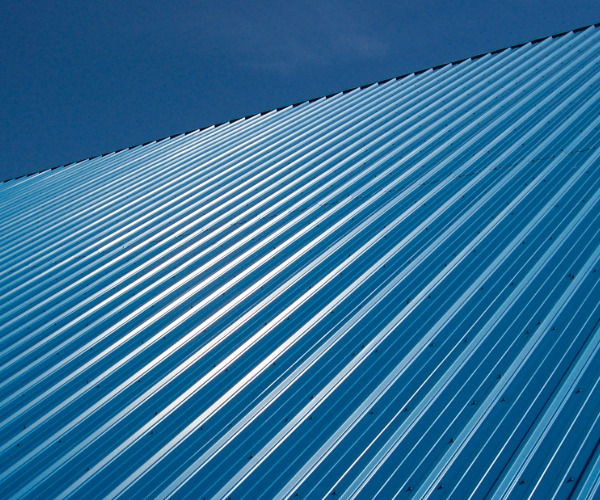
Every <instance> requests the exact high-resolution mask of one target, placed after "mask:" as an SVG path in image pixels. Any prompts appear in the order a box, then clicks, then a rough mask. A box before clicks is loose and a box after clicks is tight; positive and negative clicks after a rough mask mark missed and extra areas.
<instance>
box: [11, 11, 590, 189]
mask: <svg viewBox="0 0 600 500" xmlns="http://www.w3.org/2000/svg"><path fill="white" fill-rule="evenodd" d="M592 26H593V27H595V28H600V22H598V23H592V24H588V25H586V26H581V27H580V28H575V29H572V30H567V31H563V32H560V33H555V34H553V35H548V36H543V37H540V38H536V39H534V40H529V41H527V42H522V43H518V44H515V45H510V46H508V47H503V48H501V49H496V50H493V51H490V52H483V53H481V54H477V55H475V56H471V57H465V58H464V59H458V60H456V61H452V62H448V63H444V64H438V65H437V66H431V67H428V68H425V69H420V70H418V71H411V72H410V73H404V74H403V75H399V76H393V77H391V78H386V79H384V80H379V81H376V82H371V83H368V84H366V85H359V86H357V87H352V88H349V89H346V90H340V91H337V92H334V93H331V94H327V95H324V96H319V97H313V98H311V99H305V100H303V101H298V102H296V103H294V104H287V105H285V106H280V107H278V108H272V109H269V110H267V111H261V112H259V113H253V114H251V115H246V116H240V117H238V118H234V119H232V120H227V121H224V122H220V123H215V124H212V125H207V126H205V127H201V128H196V129H193V130H188V131H187V132H180V133H178V134H173V135H168V136H165V137H162V138H160V139H154V140H152V141H147V142H144V143H141V144H135V145H133V146H129V147H127V148H121V149H116V150H113V151H109V152H107V153H102V154H98V155H94V156H90V157H89V158H82V159H81V160H76V161H71V162H69V163H64V164H62V165H57V166H55V167H51V168H45V169H43V170H38V171H36V172H30V173H28V174H22V175H19V176H17V177H11V178H9V179H4V180H3V181H0V183H6V182H9V181H15V180H17V179H22V178H23V177H30V176H32V175H35V174H41V173H43V172H47V171H49V170H56V169H58V168H64V167H68V166H71V165H76V164H78V163H82V162H84V161H89V160H94V159H96V158H99V157H104V156H108V155H110V154H113V153H115V154H116V153H120V152H121V151H125V150H130V149H134V148H137V147H140V146H141V147H143V146H147V145H148V144H152V143H153V142H156V143H158V142H161V141H164V140H165V139H174V138H175V137H179V136H183V135H188V134H191V133H193V132H200V131H202V130H206V129H209V128H211V127H214V128H217V127H220V126H221V125H225V124H231V123H235V122H238V121H240V120H248V119H250V118H253V117H255V116H262V115H266V114H268V113H272V112H273V111H282V110H284V109H286V108H290V107H292V108H295V107H297V106H300V105H302V104H305V103H312V102H316V101H319V100H321V99H329V98H330V97H333V96H336V95H338V94H347V93H349V92H352V91H353V90H357V89H361V90H363V89H366V88H368V87H371V86H373V85H383V84H384V83H387V82H389V81H392V80H401V79H403V78H406V77H407V76H410V75H415V76H417V75H420V74H422V73H425V72H427V71H429V70H432V71H436V70H438V69H441V68H443V67H445V66H448V65H456V64H460V63H462V62H464V61H466V60H467V59H471V60H473V61H475V60H477V59H480V58H482V57H484V56H486V55H488V54H490V55H495V54H499V53H501V52H504V51H505V50H508V49H518V48H520V47H523V46H525V45H527V44H528V43H531V44H534V43H540V42H543V41H544V40H547V39H548V38H560V37H562V36H565V35H567V34H568V33H579V32H581V31H585V30H586V29H588V28H591V27H592Z"/></svg>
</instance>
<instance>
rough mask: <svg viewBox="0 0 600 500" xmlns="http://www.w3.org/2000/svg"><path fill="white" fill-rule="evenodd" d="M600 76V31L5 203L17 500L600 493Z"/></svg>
mask: <svg viewBox="0 0 600 500" xmlns="http://www.w3.org/2000/svg"><path fill="white" fill-rule="evenodd" d="M599 63H600V29H598V27H595V26H591V27H588V28H585V29H581V30H575V31H572V32H568V33H566V34H561V35H560V36H554V37H549V38H545V39H541V40H536V41H535V42H531V43H527V44H522V45H519V46H516V47H512V48H508V49H505V50H501V51H495V52H493V53H490V54H485V55H482V56H478V57H475V58H470V59H466V60H464V61H460V62H457V63H453V64H448V65H443V66H440V67H437V68H432V69H430V70H427V71H423V72H418V73H416V74H410V75H406V76H404V77H401V78H396V79H392V80H389V81H386V82H380V83H378V84H373V85H370V86H366V87H361V88H357V89H354V90H351V91H346V92H343V93H338V94H333V95H331V96H327V97H326V98H325V97H324V98H321V99H313V100H311V101H308V102H305V103H301V104H299V105H294V106H289V107H285V108H280V109H278V110H273V111H271V112H267V113H263V114H260V115H256V116H252V117H247V118H245V119H240V120H237V121H233V122H227V123H225V124H222V125H221V126H218V127H217V126H213V127H209V128H207V129H204V130H198V131H193V132H191V133H188V134H182V135H179V136H173V137H171V138H166V139H164V140H161V141H155V142H151V143H148V144H146V145H143V146H139V147H134V148H130V149H127V150H123V151H119V152H114V153H110V154H107V155H103V156H101V157H97V158H93V159H89V160H85V161H82V162H78V163H76V164H71V165H70V166H68V167H65V168H62V167H61V168H56V169H52V170H48V171H44V172H41V173H37V174H34V175H30V176H27V177H23V178H20V179H14V180H11V181H8V182H5V183H3V184H0V217H1V220H2V225H1V227H0V272H1V274H0V297H1V300H0V307H1V308H2V310H1V311H0V315H1V316H0V317H1V321H0V495H1V496H2V498H6V499H9V498H11V499H12V498H44V499H46V498H86V499H91V498H148V497H150V498H161V499H164V498H207V499H208V498H231V499H233V500H237V499H258V498H289V497H299V498H325V497H332V496H335V497H336V498H337V497H339V498H344V499H350V498H368V499H371V498H377V499H391V498H394V499H413V498H429V497H431V498H434V499H436V498H456V499H466V498H491V499H500V498H509V497H510V498H525V497H527V498H529V497H532V496H533V497H536V498H565V499H566V498H591V497H594V496H597V495H598V494H599V493H598V488H599V485H600V449H599V446H598V445H599V444H600V411H599V410H600V387H599V382H600V352H599V349H600V328H599V327H598V322H599V321H600V300H599V298H600V281H599V279H598V278H599V276H600V209H599V207H600V172H599V170H598V169H599V167H600V159H599V156H600V147H598V146H600V132H599V130H598V128H599V125H600V65H599ZM597 271H598V272H597Z"/></svg>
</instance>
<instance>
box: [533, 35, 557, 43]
mask: <svg viewBox="0 0 600 500" xmlns="http://www.w3.org/2000/svg"><path fill="white" fill-rule="evenodd" d="M548 38H552V37H551V36H544V37H542V38H536V39H535V40H531V42H529V43H530V44H531V45H533V44H535V43H540V42H543V41H544V40H546V39H548Z"/></svg>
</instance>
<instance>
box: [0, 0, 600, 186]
mask: <svg viewBox="0 0 600 500" xmlns="http://www.w3.org/2000/svg"><path fill="white" fill-rule="evenodd" d="M597 22H600V2H598V1H597V0H595V1H587V0H570V1H553V0H545V1H537V0H536V1H527V0H521V1H512V0H507V1H502V2H501V1H495V2H492V1H487V0H479V1H454V2H452V1H445V2H443V1H434V0H421V1H411V2H408V1H407V2H405V1H395V2H391V1H378V0H370V1H362V0H358V1H357V0H344V1H342V0H319V1H312V0H308V1H288V2H282V1H279V2H277V1H258V0H256V1H229V0H224V1H210V2H209V1H191V0H185V1H178V0H170V1H169V2H166V1H145V2H143V1H129V0H121V1H112V0H104V1H95V0H94V1H92V0H84V1H79V2H75V1H54V2H53V1H51V0H47V1H45V2H34V1H11V0H5V1H4V2H2V6H0V28H1V29H0V46H1V47H2V50H1V51H0V90H1V91H2V98H1V100H0V103H1V104H0V179H7V178H11V177H14V176H17V175H21V174H24V173H29V172H34V171H37V170H42V169H45V168H49V167H53V166H56V165H60V164H64V163H68V162H71V161H74V160H79V159H82V158H86V157H89V156H94V155H97V154H101V153H105V152H108V151H112V150H115V149H120V148H123V147H127V146H131V145H134V144H139V143H143V142H147V141H150V140H153V139H157V138H160V137H164V136H167V135H172V134H175V133H179V132H184V131H187V130H191V129H195V128H200V127H203V126H206V125H210V124H212V123H217V122H222V121H226V120H229V119H232V118H237V117H239V116H245V115H249V114H253V113H256V112H260V111H264V110H268V109H272V108H275V107H279V106H283V105H286V104H291V103H294V102H297V101H302V100H305V99H309V98H312V97H317V96H320V95H325V94H329V93H332V92H335V91H339V90H344V89H346V88H350V87H355V86H358V85H363V84H366V83H370V82H373V81H377V80H381V79H384V78H389V77H393V76H397V75H401V74H404V73H407V72H411V71H416V70H419V69H423V68H427V67H430V66H434V65H437V64H441V63H445V62H450V61H453V60H456V59H462V58H465V57H469V56H471V55H475V54H479V53H482V52H487V51H491V50H495V49H498V48H501V47H505V46H509V45H513V44H516V43H520V42H524V41H528V40H531V39H535V38H538V37H541V36H545V35H551V34H553V33H557V32H561V31H565V30H569V29H573V28H577V27H580V26H584V25H588V24H592V23H597Z"/></svg>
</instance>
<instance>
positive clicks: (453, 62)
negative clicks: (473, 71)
mask: <svg viewBox="0 0 600 500" xmlns="http://www.w3.org/2000/svg"><path fill="white" fill-rule="evenodd" d="M466 60H467V58H465V59H459V60H458V61H452V62H451V63H450V64H451V65H452V66H456V65H457V64H460V63H462V62H465V61H466Z"/></svg>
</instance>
